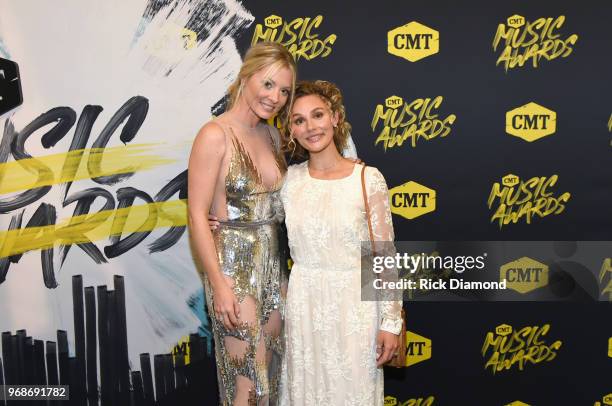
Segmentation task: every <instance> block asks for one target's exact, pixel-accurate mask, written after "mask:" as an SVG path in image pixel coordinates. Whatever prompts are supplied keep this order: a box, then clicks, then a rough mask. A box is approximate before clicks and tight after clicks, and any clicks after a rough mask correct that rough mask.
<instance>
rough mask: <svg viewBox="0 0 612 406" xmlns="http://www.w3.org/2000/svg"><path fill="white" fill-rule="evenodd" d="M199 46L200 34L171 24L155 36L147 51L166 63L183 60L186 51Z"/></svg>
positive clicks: (153, 35)
mask: <svg viewBox="0 0 612 406" xmlns="http://www.w3.org/2000/svg"><path fill="white" fill-rule="evenodd" d="M197 44H198V33H197V32H195V31H193V30H190V29H188V28H186V27H183V26H180V25H176V24H173V23H170V22H166V23H164V25H163V26H162V27H161V28H160V29H159V30H158V31H157V32H155V33H154V34H152V37H151V39H150V41H149V42H147V45H146V46H145V50H146V51H147V52H148V53H149V54H150V55H153V56H155V57H158V58H160V59H163V60H166V61H173V60H179V59H181V58H182V57H183V56H184V54H185V51H189V50H190V49H193V48H194V47H196V46H197Z"/></svg>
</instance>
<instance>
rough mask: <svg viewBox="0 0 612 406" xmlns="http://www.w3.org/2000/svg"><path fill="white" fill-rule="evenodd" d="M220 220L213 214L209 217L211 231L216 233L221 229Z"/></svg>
mask: <svg viewBox="0 0 612 406" xmlns="http://www.w3.org/2000/svg"><path fill="white" fill-rule="evenodd" d="M219 224H220V223H219V219H218V218H217V216H215V215H213V214H209V215H208V227H210V231H214V230H216V229H217V228H218V227H219Z"/></svg>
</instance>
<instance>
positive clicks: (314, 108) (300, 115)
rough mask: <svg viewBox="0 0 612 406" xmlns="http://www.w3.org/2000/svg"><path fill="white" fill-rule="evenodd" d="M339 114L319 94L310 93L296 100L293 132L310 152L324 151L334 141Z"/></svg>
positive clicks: (292, 110)
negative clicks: (333, 111)
mask: <svg viewBox="0 0 612 406" xmlns="http://www.w3.org/2000/svg"><path fill="white" fill-rule="evenodd" d="M337 124H338V115H337V114H335V113H332V111H331V109H330V107H329V106H328V105H327V103H325V102H324V101H323V99H321V97H319V96H318V95H314V94H309V95H306V96H302V97H300V98H298V99H296V100H295V102H294V103H293V108H292V109H291V133H292V134H293V137H294V138H295V139H296V140H297V142H299V143H300V145H301V146H302V147H303V148H304V149H305V150H307V151H308V152H310V153H316V152H320V151H323V150H324V149H326V148H328V147H330V145H331V146H332V147H334V148H335V145H334V143H333V139H334V127H335V126H336V125H337Z"/></svg>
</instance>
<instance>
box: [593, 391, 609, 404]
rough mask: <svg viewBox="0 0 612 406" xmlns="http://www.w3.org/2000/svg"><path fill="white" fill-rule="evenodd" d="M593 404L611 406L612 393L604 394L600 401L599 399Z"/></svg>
mask: <svg viewBox="0 0 612 406" xmlns="http://www.w3.org/2000/svg"><path fill="white" fill-rule="evenodd" d="M593 406H612V393H609V394H607V395H606V396H604V397H603V398H602V400H601V402H600V401H597V402H595V403H594V405H593Z"/></svg>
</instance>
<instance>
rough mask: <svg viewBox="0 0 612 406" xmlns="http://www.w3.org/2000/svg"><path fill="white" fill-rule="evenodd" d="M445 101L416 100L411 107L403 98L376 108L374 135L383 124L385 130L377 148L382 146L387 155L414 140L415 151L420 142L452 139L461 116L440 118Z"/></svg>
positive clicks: (389, 99) (436, 98) (377, 141)
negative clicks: (454, 126) (439, 109)
mask: <svg viewBox="0 0 612 406" xmlns="http://www.w3.org/2000/svg"><path fill="white" fill-rule="evenodd" d="M443 101H444V98H443V97H442V96H437V97H434V98H433V99H432V98H430V97H427V98H424V99H416V100H413V101H411V102H410V103H408V102H404V99H402V98H401V97H399V96H391V97H388V98H386V99H385V104H384V105H382V104H378V105H376V110H375V111H374V117H373V118H372V124H371V127H372V132H374V133H376V128H377V127H378V125H379V124H381V126H382V128H381V130H380V132H379V133H378V136H377V138H376V142H375V143H374V145H378V144H379V143H382V145H383V148H384V149H385V151H387V149H389V148H394V147H401V146H402V145H403V144H404V142H405V141H406V140H410V141H409V142H410V146H412V147H413V148H414V147H416V144H417V141H418V140H419V139H424V140H426V141H429V140H432V139H434V138H436V137H439V138H444V137H446V136H448V135H449V134H450V132H451V125H452V124H453V123H454V122H455V119H456V118H457V116H456V115H454V114H449V115H448V116H446V117H444V118H442V117H440V114H439V113H438V112H437V111H436V110H437V109H438V108H440V106H441V105H442V102H443Z"/></svg>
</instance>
